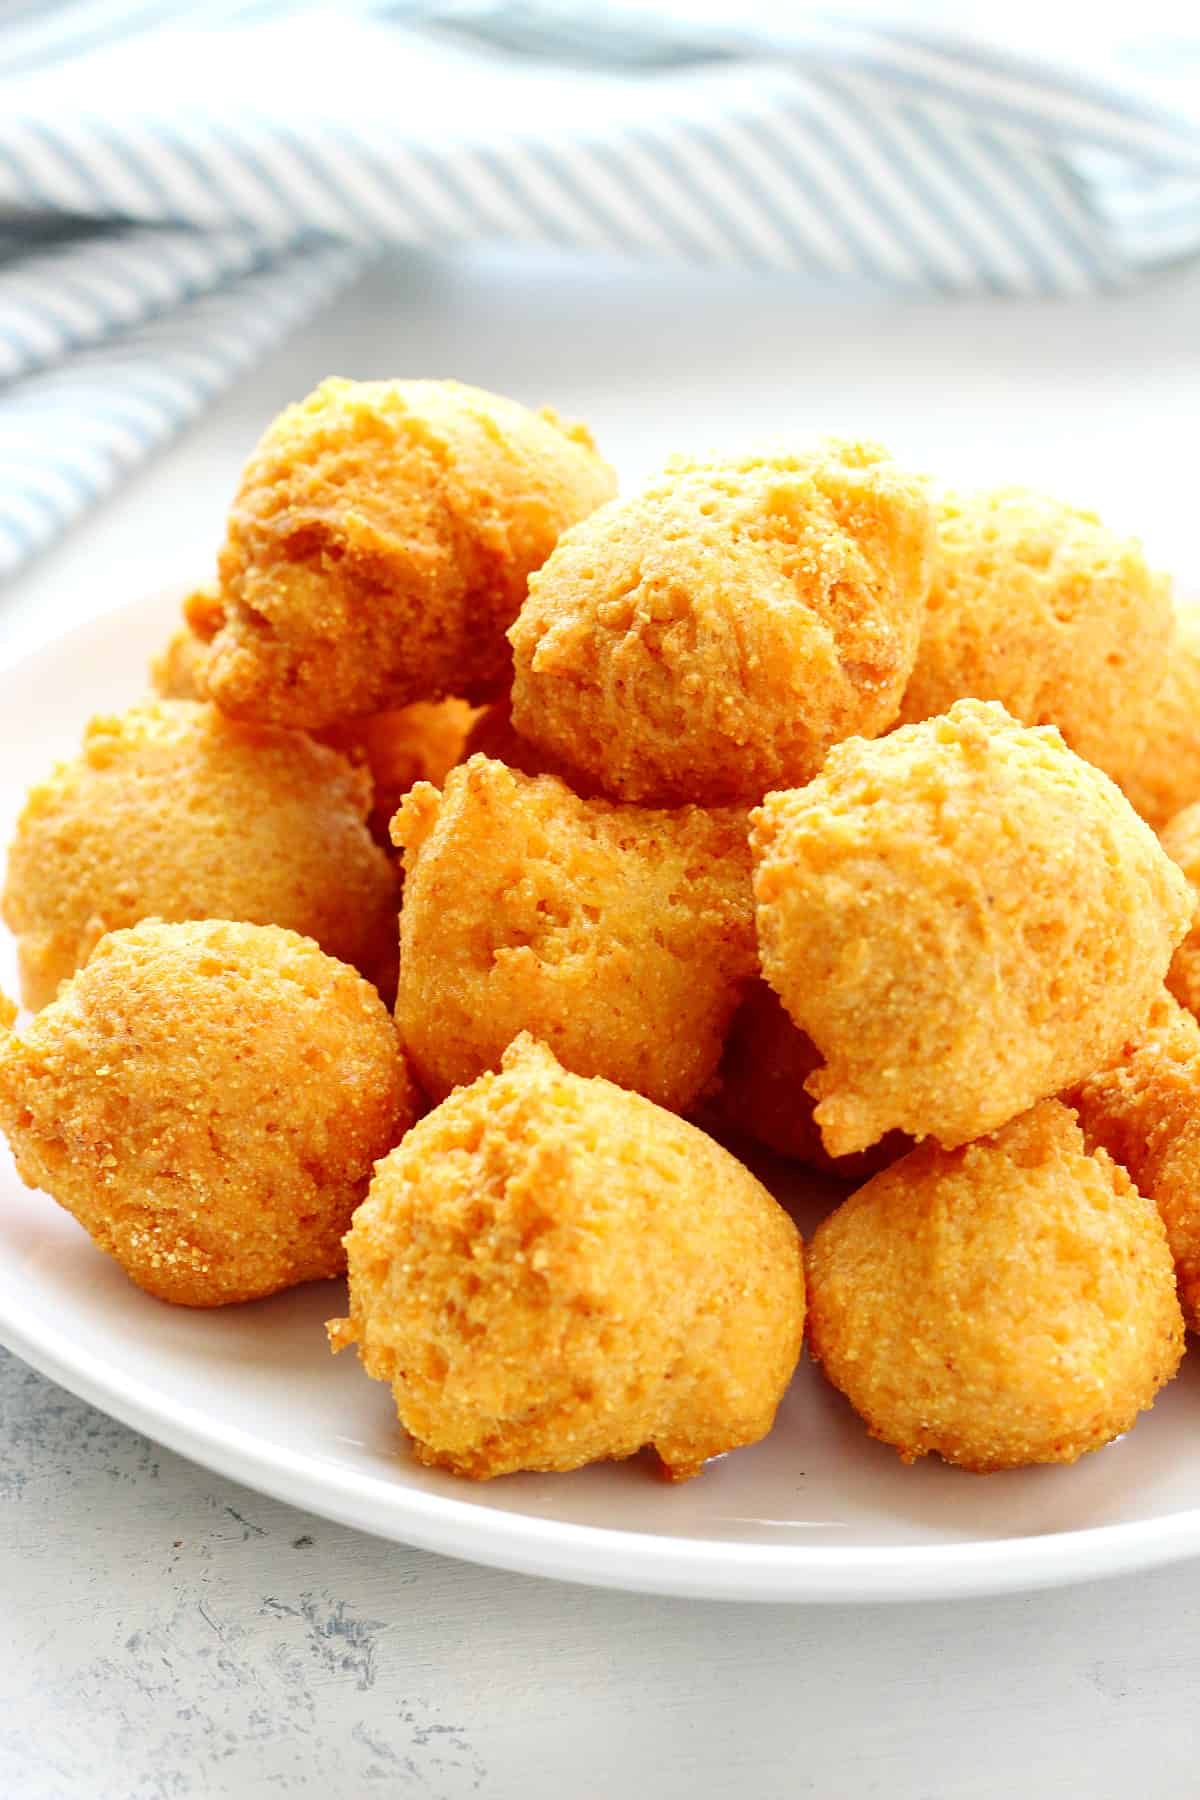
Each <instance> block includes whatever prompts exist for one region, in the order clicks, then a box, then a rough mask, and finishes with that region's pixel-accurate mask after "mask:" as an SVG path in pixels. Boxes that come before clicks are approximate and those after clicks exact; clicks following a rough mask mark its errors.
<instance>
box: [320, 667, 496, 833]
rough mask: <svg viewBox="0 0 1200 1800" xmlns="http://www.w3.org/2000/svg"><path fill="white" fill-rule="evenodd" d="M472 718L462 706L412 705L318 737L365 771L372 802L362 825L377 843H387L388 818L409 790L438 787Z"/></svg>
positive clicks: (447, 702) (464, 704)
mask: <svg viewBox="0 0 1200 1800" xmlns="http://www.w3.org/2000/svg"><path fill="white" fill-rule="evenodd" d="M477 717H478V713H477V710H476V708H475V707H473V706H469V705H468V704H467V702H466V701H465V700H414V701H413V703H412V705H411V706H401V707H398V708H397V710H396V711H395V712H387V713H376V714H375V715H374V717H373V718H370V719H353V720H350V721H348V722H347V723H346V724H345V725H331V726H330V727H329V729H328V730H327V731H323V732H321V734H320V738H321V742H322V743H323V744H331V745H332V746H333V748H334V749H335V750H340V751H341V752H342V754H343V755H344V756H348V757H349V758H350V761H351V762H361V763H364V764H365V765H366V767H367V768H368V769H369V770H370V772H371V785H372V790H373V798H372V802H371V813H370V819H369V821H368V822H369V824H370V827H371V835H372V836H373V837H374V838H375V839H376V841H377V842H378V843H381V844H390V843H391V838H390V836H389V827H390V825H391V822H392V818H393V816H394V814H395V812H396V809H397V807H398V806H399V805H400V802H401V801H402V800H403V798H404V796H405V794H407V792H408V790H409V789H410V788H411V787H414V786H415V785H416V783H417V782H418V781H431V782H432V783H433V785H434V786H435V787H440V786H441V784H442V782H443V781H444V780H445V779H446V776H447V774H448V773H449V771H450V770H451V769H452V768H453V767H454V765H455V763H456V762H458V761H459V759H460V758H461V756H462V755H463V751H464V747H465V745H466V741H467V734H468V733H469V731H470V729H471V726H472V723H473V722H474V720H475V719H476V718H477Z"/></svg>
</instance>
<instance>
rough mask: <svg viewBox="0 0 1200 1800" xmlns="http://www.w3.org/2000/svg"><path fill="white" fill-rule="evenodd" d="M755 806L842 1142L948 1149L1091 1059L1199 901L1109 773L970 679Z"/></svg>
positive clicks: (767, 951) (788, 990)
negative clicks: (955, 697)
mask: <svg viewBox="0 0 1200 1800" xmlns="http://www.w3.org/2000/svg"><path fill="white" fill-rule="evenodd" d="M751 820H752V829H751V843H752V847H753V850H754V855H755V864H756V873H755V896H756V900H757V904H758V936H759V949H760V954H761V957H762V966H763V973H764V974H765V975H766V977H767V980H768V981H769V982H770V983H771V986H772V987H773V988H774V989H775V992H776V993H777V994H778V995H779V997H780V999H781V1000H782V1001H783V1004H784V1006H785V1007H786V1008H787V1010H788V1013H789V1014H790V1016H791V1018H792V1020H793V1022H794V1023H795V1024H796V1025H798V1026H799V1027H800V1029H801V1030H802V1031H804V1032H806V1033H807V1034H808V1036H809V1037H811V1038H812V1040H813V1042H814V1043H815V1044H816V1046H817V1048H818V1050H819V1051H820V1053H821V1055H822V1057H823V1058H824V1061H825V1067H824V1068H822V1069H819V1070H818V1071H817V1072H816V1073H815V1074H813V1075H811V1076H809V1077H808V1080H807V1083H806V1086H807V1088H808V1091H809V1093H810V1094H812V1095H813V1096H814V1097H815V1098H816V1099H817V1101H818V1105H817V1108H816V1113H815V1117H816V1121H817V1124H818V1126H819V1127H820V1130H821V1136H822V1138H823V1140H824V1144H825V1148H826V1149H827V1150H828V1151H829V1152H830V1154H831V1155H834V1156H844V1155H847V1154H849V1153H850V1152H851V1151H856V1150H865V1149H866V1148H867V1147H868V1146H869V1145H871V1144H874V1143H875V1142H877V1140H878V1139H879V1138H881V1137H882V1136H883V1135H884V1133H885V1132H887V1131H890V1130H893V1129H897V1130H900V1131H906V1132H908V1134H909V1135H910V1136H911V1137H914V1138H923V1137H926V1136H931V1137H935V1138H937V1139H938V1141H939V1143H941V1144H942V1145H943V1146H944V1147H945V1148H947V1149H953V1148H954V1146H955V1145H957V1144H963V1143H966V1142H968V1141H969V1140H970V1139H971V1138H975V1137H979V1136H980V1135H981V1134H982V1133H983V1132H985V1131H993V1130H995V1129H996V1127H997V1126H999V1125H1003V1124H1004V1123H1005V1121H1006V1120H1008V1119H1011V1118H1014V1117H1015V1116H1016V1114H1017V1113H1019V1112H1023V1111H1024V1110H1025V1109H1026V1108H1027V1107H1029V1106H1032V1105H1033V1104H1034V1102H1035V1101H1037V1100H1041V1099H1044V1098H1045V1097H1046V1096H1047V1095H1049V1094H1053V1093H1057V1092H1058V1091H1059V1090H1060V1089H1061V1088H1064V1087H1067V1086H1069V1085H1070V1084H1071V1083H1073V1082H1076V1081H1080V1080H1082V1079H1083V1077H1084V1076H1086V1075H1089V1074H1091V1072H1092V1071H1093V1069H1095V1068H1096V1067H1097V1065H1098V1064H1103V1063H1104V1062H1105V1061H1108V1060H1110V1059H1111V1058H1112V1057H1114V1056H1115V1055H1116V1054H1117V1053H1118V1051H1119V1050H1120V1047H1121V1045H1122V1043H1123V1042H1124V1041H1125V1039H1126V1038H1127V1037H1128V1036H1129V1035H1130V1034H1131V1033H1132V1032H1134V1031H1136V1030H1137V1029H1138V1028H1139V1027H1140V1025H1141V1024H1142V1022H1143V1021H1144V1019H1145V1017H1146V1015H1147V1013H1148V1012H1149V1010H1150V1006H1151V1004H1152V1002H1153V1001H1154V999H1155V998H1156V996H1157V994H1158V992H1159V990H1160V988H1161V985H1162V980H1163V977H1164V975H1165V974H1166V971H1167V966H1168V964H1169V962H1170V960H1171V952H1172V950H1173V949H1174V947H1175V945H1176V944H1177V943H1178V942H1179V940H1180V938H1181V937H1182V936H1183V934H1184V932H1186V930H1187V928H1188V923H1189V921H1190V918H1191V898H1190V895H1189V893H1188V888H1187V883H1186V882H1185V881H1183V880H1182V879H1181V877H1180V874H1179V871H1178V870H1177V869H1176V868H1174V867H1173V866H1172V864H1171V861H1170V859H1169V858H1168V857H1167V856H1166V855H1165V854H1164V852H1163V850H1162V849H1161V847H1160V845H1159V844H1158V842H1157V840H1156V838H1155V836H1154V833H1153V832H1152V831H1151V830H1150V828H1149V826H1148V825H1146V824H1145V823H1143V821H1142V820H1141V819H1139V818H1138V816H1137V814H1136V813H1135V812H1134V810H1133V808H1132V807H1131V806H1130V804H1129V802H1128V801H1127V800H1126V799H1125V797H1124V795H1123V794H1121V793H1120V792H1119V790H1118V789H1117V788H1116V787H1115V786H1114V785H1113V783H1112V782H1111V781H1109V779H1108V778H1107V776H1105V775H1103V774H1101V772H1100V771H1099V769H1096V768H1093V766H1092V765H1091V764H1090V763H1086V762H1084V761H1082V759H1081V758H1080V757H1077V756H1075V755H1073V754H1072V752H1071V751H1070V750H1068V749H1067V747H1066V745H1065V744H1064V743H1063V741H1062V738H1061V737H1060V736H1059V734H1058V732H1057V731H1055V730H1053V729H1051V728H1042V729H1033V728H1030V727H1027V726H1022V725H1018V724H1016V723H1015V721H1014V720H1012V719H1010V718H1009V716H1008V714H1007V713H1006V712H1005V711H1004V709H1003V707H1000V706H993V705H986V704H984V703H983V702H981V701H978V700H960V701H959V702H958V704H957V705H956V706H954V707H953V709H952V710H951V711H950V713H949V714H947V715H946V716H945V717H944V718H939V719H930V720H928V721H926V722H925V723H924V724H921V725H909V726H906V727H904V728H903V729H902V730H899V731H896V732H893V733H892V735H891V736H890V737H887V738H884V739H883V740H882V741H881V742H879V743H867V742H865V741H864V740H862V739H857V738H856V739H852V740H851V741H850V742H848V743H845V744H841V745H839V746H838V747H837V749H835V750H833V751H831V753H830V755H829V759H828V761H827V762H826V764H825V767H824V769H823V770H822V772H821V774H820V775H819V776H818V778H817V779H816V780H815V781H814V782H812V783H811V784H810V785H809V786H808V787H806V788H802V789H798V790H792V791H788V792H783V793H778V794H769V795H768V796H767V798H766V800H765V801H764V803H763V805H762V806H761V807H760V808H759V809H758V810H757V811H756V812H755V813H754V814H752V816H751Z"/></svg>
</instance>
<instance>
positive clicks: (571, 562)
mask: <svg viewBox="0 0 1200 1800" xmlns="http://www.w3.org/2000/svg"><path fill="white" fill-rule="evenodd" d="M932 539H933V532H932V518H931V513H930V508H929V503H928V500H927V498H926V494H925V489H924V486H923V484H922V483H921V482H920V481H919V480H918V479H917V478H916V477H913V476H910V475H907V474H905V473H904V472H903V471H902V470H901V469H899V468H898V467H897V466H896V464H895V463H893V462H892V461H891V460H890V459H889V458H888V457H887V455H886V454H885V452H884V451H882V450H880V449H879V448H878V447H877V446H874V445H864V444H851V443H842V442H840V441H836V440H830V441H828V442H826V443H824V444H822V445H821V446H819V447H818V448H817V449H816V450H814V451H813V452H811V453H810V454H808V455H792V454H788V453H784V452H781V453H779V454H776V455H760V456H743V457H734V458H729V459H725V460H720V461H709V462H696V461H689V460H687V459H684V458H679V459H676V460H675V461H673V462H671V463H669V464H668V465H667V468H666V470H665V472H664V473H663V474H662V475H661V476H660V477H659V478H658V479H657V480H656V481H655V482H653V483H652V484H651V485H650V486H649V487H647V488H646V489H644V490H643V492H641V493H639V494H636V495H634V496H633V497H632V498H631V499H628V500H623V501H615V502H612V503H611V504H609V505H608V506H606V507H602V508H601V509H600V510H599V511H597V512H595V513H593V514H592V516H591V517H590V518H589V519H587V520H585V521H584V523H583V524H581V525H577V526H575V527H574V528H573V529H572V530H571V531H569V532H567V533H566V534H565V535H564V537H563V539H562V541H561V542H560V544H559V545H558V548H557V549H556V550H555V551H554V553H553V555H552V556H551V557H549V559H548V560H547V562H546V564H545V566H544V567H543V568H542V569H541V570H540V571H539V572H538V573H537V574H536V575H535V576H534V577H533V578H532V579H531V581H530V583H529V598H528V600H527V601H526V602H525V604H524V606H523V607H522V608H521V613H520V616H519V618H518V619H517V622H516V624H515V625H514V626H513V627H512V629H511V631H510V632H509V638H510V641H511V643H512V646H513V690H512V715H513V723H514V725H515V727H516V729H517V731H518V732H519V733H521V735H522V736H523V737H525V738H527V739H529V740H530V741H531V742H533V743H534V744H536V745H537V746H538V747H539V748H540V749H541V750H544V751H546V752H547V753H548V754H549V755H551V756H553V757H556V758H558V759H560V760H561V761H562V762H563V763H564V764H565V765H566V766H567V767H568V768H572V769H576V770H578V771H579V772H580V774H582V775H583V776H586V777H587V778H588V779H589V780H591V781H592V782H594V783H595V784H596V786H597V787H598V788H600V789H601V790H603V791H604V792H605V793H608V794H610V795H611V796H612V797H613V798H614V799H618V800H633V801H642V802H652V803H654V804H659V805H680V804H683V803H684V802H687V801H697V802H700V803H702V804H705V805H714V804H719V803H727V802H731V803H732V802H743V803H749V802H753V801H757V800H760V799H761V798H762V796H763V794H764V793H765V792H766V791H767V789H768V788H771V787H786V786H792V785H798V784H799V783H801V782H804V781H807V780H809V779H810V777H812V776H813V775H815V774H816V772H817V770H818V768H819V767H820V765H821V762H822V760H823V758H824V756H825V753H826V751H827V750H828V749H829V748H830V746H831V745H832V744H835V743H837V742H838V741H839V740H840V739H841V738H844V737H847V736H849V734H850V733H851V732H858V733H861V734H862V735H864V736H867V737H874V736H876V735H877V734H878V733H879V732H881V731H885V730H886V729H887V728H888V726H889V725H891V724H892V722H893V720H894V719H895V718H896V715H897V712H898V710H899V706H900V697H901V694H902V692H903V690H904V686H905V683H906V682H907V680H908V677H909V674H910V672H911V669H912V665H913V658H914V657H915V655H916V649H917V638H918V634H919V631H920V626H921V616H922V613H923V610H924V605H925V593H926V589H927V587H928V584H929V569H930V560H931V555H930V553H931V547H932Z"/></svg>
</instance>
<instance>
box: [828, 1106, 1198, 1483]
mask: <svg viewBox="0 0 1200 1800" xmlns="http://www.w3.org/2000/svg"><path fill="white" fill-rule="evenodd" d="M807 1262H808V1283H809V1305H810V1313H809V1332H810V1343H811V1347H812V1352H813V1355H814V1356H815V1357H816V1358H818V1359H819V1360H820V1362H821V1363H822V1364H823V1366H824V1369H825V1373H826V1374H827V1375H828V1377H829V1379H830V1380H831V1381H832V1382H833V1384H834V1386H835V1387H837V1388H839V1389H840V1390H841V1391H842V1393H844V1394H845V1395H846V1397H847V1399H848V1400H849V1401H850V1403H851V1404H852V1405H853V1406H854V1408H855V1409H856V1411H857V1412H859V1413H860V1414H861V1416H862V1417H863V1418H864V1419H865V1420H866V1422H867V1425H868V1427H869V1428H870V1431H871V1435H872V1436H873V1437H877V1438H882V1440H883V1441H884V1442H885V1443H888V1444H892V1445H894V1446H895V1448H896V1449H897V1450H899V1452H900V1455H901V1457H902V1458H903V1459H904V1461H906V1462H911V1461H913V1459H914V1458H915V1457H918V1456H927V1455H929V1454H931V1453H936V1454H937V1455H940V1456H942V1457H943V1458H944V1459H945V1460H946V1461H947V1462H951V1463H956V1464H958V1465H959V1466H960V1467H962V1468H966V1469H974V1470H976V1471H979V1472H981V1473H982V1472H986V1471H988V1470H993V1469H1010V1468H1019V1467H1022V1466H1023V1465H1026V1464H1030V1463H1062V1462H1074V1461H1075V1460H1076V1459H1077V1458H1078V1457H1080V1456H1081V1455H1083V1454H1084V1452H1085V1451H1088V1450H1096V1449H1099V1447H1100V1446H1101V1445H1102V1444H1106V1443H1108V1442H1109V1441H1110V1440H1111V1439H1113V1438H1115V1437H1117V1436H1119V1435H1120V1433H1121V1432H1123V1431H1127V1430H1128V1429H1129V1428H1130V1426H1131V1425H1133V1423H1134V1422H1135V1420H1136V1418H1137V1416H1138V1413H1139V1412H1141V1411H1144V1410H1145V1409H1146V1408H1148V1407H1149V1406H1150V1405H1151V1403H1152V1402H1153V1399H1154V1396H1155V1394H1156V1393H1157V1392H1158V1390H1159V1389H1160V1388H1161V1387H1162V1385H1163V1383H1164V1382H1166V1381H1169V1380H1170V1379H1171V1377H1172V1376H1173V1375H1174V1373H1175V1371H1176V1369H1177V1368H1178V1366H1179V1361H1180V1357H1181V1356H1182V1354H1183V1320H1182V1318H1181V1317H1180V1312H1179V1304H1178V1301H1177V1300H1176V1297H1175V1284H1174V1280H1173V1277H1172V1269H1171V1256H1170V1252H1169V1250H1168V1248H1167V1243H1166V1236H1165V1233H1164V1231H1163V1226H1162V1221H1161V1220H1160V1219H1159V1217H1158V1214H1157V1212H1156V1211H1155V1208H1154V1206H1153V1204H1152V1203H1151V1202H1150V1201H1149V1200H1146V1199H1144V1198H1143V1197H1142V1195H1140V1194H1139V1193H1138V1191H1137V1189H1136V1188H1135V1187H1134V1186H1133V1184H1132V1182H1131V1181H1130V1180H1129V1177H1128V1176H1127V1175H1126V1173H1125V1171H1124V1170H1123V1169H1121V1168H1119V1167H1118V1166H1117V1165H1116V1164H1115V1163H1114V1162H1113V1161H1112V1160H1111V1159H1110V1158H1109V1157H1108V1156H1107V1155H1106V1154H1105V1153H1104V1151H1103V1150H1100V1151H1097V1152H1096V1153H1095V1154H1092V1155H1089V1154H1087V1153H1086V1151H1085V1147H1084V1140H1083V1137H1082V1135H1081V1133H1080V1131H1079V1129H1078V1127H1077V1125H1076V1123H1075V1120H1074V1118H1073V1116H1072V1114H1071V1113H1070V1112H1069V1111H1068V1110H1067V1109H1066V1108H1065V1107H1064V1106H1061V1105H1059V1103H1058V1102H1057V1101H1053V1100H1047V1101H1043V1102H1042V1103H1041V1104H1040V1105H1039V1106H1037V1107H1035V1108H1034V1109H1033V1110H1032V1111H1031V1112H1028V1113H1025V1114H1023V1115H1022V1116H1021V1117H1020V1118H1019V1119H1014V1120H1013V1121H1012V1122H1011V1124H1009V1125H1007V1126H1005V1128H1004V1129H1003V1130H1002V1131H999V1132H997V1133H996V1134H995V1135H994V1136H993V1137H990V1138H985V1139H983V1140H982V1141H980V1142H979V1143H976V1144H970V1145H968V1146H967V1147H966V1148H965V1149H961V1150H956V1151H950V1152H947V1151H943V1150H939V1149H938V1148H937V1147H936V1145H933V1144H929V1145H924V1146H922V1147H921V1148H920V1149H917V1150H914V1151H912V1152H911V1153H910V1154H909V1155H908V1156H906V1157H904V1158H903V1159H902V1160H901V1161H900V1162H898V1163H894V1164H893V1165H892V1167H891V1168H890V1169H887V1170H885V1171H884V1173H883V1174H882V1175H877V1176H876V1177H875V1179H874V1180H873V1181H870V1182H868V1183H867V1185H866V1187H864V1188H860V1189H859V1191H858V1193H856V1194H853V1195H852V1196H851V1197H850V1199H849V1200H847V1201H845V1202H844V1203H843V1205H841V1206H840V1207H839V1208H838V1209H837V1211H836V1212H835V1213H833V1214H832V1215H831V1216H830V1217H829V1218H828V1219H826V1220H824V1221H823V1222H822V1224H820V1225H819V1226H818V1227H817V1230H816V1232H815V1233H814V1235H813V1239H812V1243H811V1245H810V1246H809V1253H808V1259H807Z"/></svg>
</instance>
